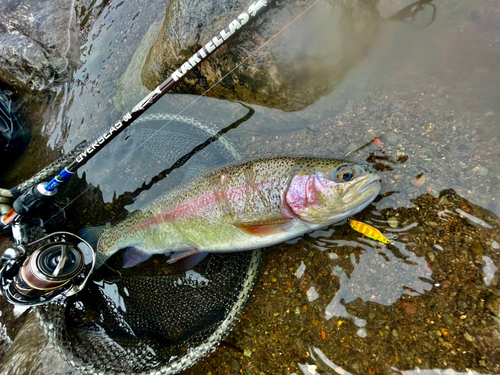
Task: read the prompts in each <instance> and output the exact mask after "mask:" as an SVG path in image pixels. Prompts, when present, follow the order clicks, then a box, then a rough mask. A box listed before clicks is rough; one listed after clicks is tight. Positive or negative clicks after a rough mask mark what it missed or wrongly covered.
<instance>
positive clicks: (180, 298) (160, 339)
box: [37, 250, 261, 374]
mask: <svg viewBox="0 0 500 375" xmlns="http://www.w3.org/2000/svg"><path fill="white" fill-rule="evenodd" d="M260 258H261V253H260V250H256V251H251V252H242V253H231V254H212V255H211V256H210V258H208V259H207V262H205V263H204V264H205V265H204V267H203V269H198V271H197V272H194V271H188V272H185V273H183V274H173V275H165V276H145V277H121V278H116V279H100V280H97V279H94V280H93V281H91V282H90V283H89V285H88V286H87V287H86V288H85V290H84V291H82V292H81V293H79V294H77V295H75V296H73V297H70V298H68V299H67V300H65V301H62V302H57V303H52V304H50V305H45V306H41V307H38V308H37V314H38V316H39V318H40V320H41V321H42V326H43V328H44V330H45V333H46V334H47V336H48V337H49V339H50V341H51V342H52V343H53V344H54V345H55V347H56V349H57V350H58V351H59V352H60V353H61V354H62V355H63V357H65V359H66V360H68V361H69V362H70V363H71V364H72V365H73V366H75V367H77V368H78V369H79V370H80V371H82V372H83V373H86V374H97V373H101V372H104V373H113V372H114V373H142V372H145V373H151V374H176V373H178V372H180V371H182V370H185V369H187V368H189V367H190V366H192V365H193V364H194V363H196V362H197V361H198V360H200V359H202V358H203V357H205V356H207V355H208V354H210V353H211V352H212V351H214V350H215V348H216V347H217V344H218V343H219V342H220V341H221V340H222V339H223V338H224V337H225V336H226V335H227V334H228V333H229V331H230V329H231V328H232V326H233V325H234V323H235V322H236V321H237V319H238V317H239V316H240V315H241V313H242V312H243V309H244V306H245V303H246V301H247V300H248V298H249V296H250V295H251V292H252V289H253V287H254V285H255V281H256V280H257V276H258V269H259V264H260Z"/></svg>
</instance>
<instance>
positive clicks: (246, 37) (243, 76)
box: [142, 0, 382, 111]
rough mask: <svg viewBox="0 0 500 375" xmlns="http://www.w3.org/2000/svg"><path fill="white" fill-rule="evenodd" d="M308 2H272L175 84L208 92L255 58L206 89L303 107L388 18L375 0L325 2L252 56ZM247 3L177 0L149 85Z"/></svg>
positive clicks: (147, 74)
mask: <svg viewBox="0 0 500 375" xmlns="http://www.w3.org/2000/svg"><path fill="white" fill-rule="evenodd" d="M309 5H310V3H308V2H302V1H291V0H286V1H283V2H279V4H278V2H276V3H275V4H274V5H271V6H270V9H269V10H268V11H267V12H266V13H264V14H262V15H261V16H259V17H257V19H256V20H255V21H254V22H253V23H251V24H247V25H245V27H244V28H242V29H241V32H240V33H239V34H237V35H235V36H234V37H232V38H231V39H230V40H229V41H228V43H227V44H226V45H225V46H222V48H221V50H220V51H219V52H217V58H209V59H208V60H207V61H205V62H204V63H202V64H201V66H200V67H198V68H196V69H193V70H192V71H191V72H190V73H189V74H188V75H186V78H185V79H184V80H183V82H182V83H181V84H180V85H179V86H178V87H177V88H176V90H174V92H182V93H190V94H202V93H204V92H205V91H206V90H207V89H209V88H210V87H212V86H213V85H214V84H216V83H217V82H218V81H219V80H220V79H222V78H223V77H224V76H225V75H226V74H228V73H229V72H231V70H232V69H234V68H235V67H237V66H238V64H240V63H241V62H242V61H243V60H244V59H246V58H248V60H246V61H244V62H243V64H242V65H241V66H239V67H237V68H236V69H235V70H234V72H232V73H231V75H230V77H228V78H227V79H224V80H222V81H221V82H220V83H218V84H217V85H216V86H215V87H213V88H212V89H211V90H210V91H209V92H208V93H207V94H206V95H207V96H211V97H215V98H223V99H229V100H242V101H245V102H247V103H255V104H260V105H263V106H267V107H271V108H277V109H281V110H285V111H296V110H300V109H303V108H305V107H306V106H308V105H309V104H311V103H313V102H314V101H316V100H317V99H319V98H320V97H322V96H324V95H326V94H328V93H329V92H330V91H331V90H332V89H333V88H334V87H335V86H336V85H337V84H338V83H339V82H340V81H341V80H342V78H343V77H344V76H345V74H346V73H347V72H348V71H349V70H350V69H351V68H352V67H353V66H355V65H356V64H357V63H358V62H359V61H360V60H361V59H362V58H364V56H365V55H366V54H367V53H368V51H369V49H370V45H371V44H372V43H373V41H374V39H375V38H376V37H377V35H378V32H379V27H380V22H381V20H382V19H381V18H380V17H379V16H378V14H377V9H376V1H369V2H335V3H333V2H321V3H319V4H318V5H317V6H315V7H314V8H312V9H311V10H310V11H309V12H308V13H306V14H305V15H304V16H303V17H302V18H300V20H298V21H297V22H296V23H295V24H294V25H293V26H292V27H290V28H288V29H287V30H286V31H284V32H283V33H282V34H281V35H279V37H277V38H276V39H275V40H273V41H272V42H271V43H270V44H269V45H268V46H266V47H264V48H263V49H262V50H260V51H259V52H258V53H256V54H255V55H254V56H251V57H249V56H250V54H252V53H253V52H254V51H255V50H256V49H257V48H259V47H260V46H262V45H263V44H264V43H265V42H266V41H268V40H269V39H270V38H271V37H272V36H273V35H275V34H276V33H277V32H279V31H280V30H281V29H283V27H284V26H285V25H287V24H288V23H289V22H291V21H292V20H293V19H294V18H295V17H297V16H298V15H299V14H300V13H302V12H303V11H304V10H305V9H306V8H307V7H308V6H309ZM246 6H247V4H246V3H240V2H236V3H235V2H233V1H229V0H223V1H214V0H212V1H205V0H173V1H171V2H170V5H169V7H168V9H167V12H166V17H165V20H164V23H163V26H162V29H161V31H160V34H159V36H158V39H157V40H156V42H155V44H154V45H153V47H152V48H151V50H150V52H149V56H148V57H147V60H146V64H145V66H144V68H143V70H142V80H143V84H144V86H146V87H147V88H148V89H150V90H153V89H154V88H155V87H156V86H157V85H159V84H160V83H161V82H162V81H164V80H165V79H166V78H167V77H168V76H169V75H170V74H171V73H172V72H173V71H174V70H176V69H177V68H179V67H180V65H181V64H182V63H183V62H184V61H185V60H187V59H188V58H189V57H191V56H192V55H193V54H194V53H195V52H196V51H198V50H199V49H200V48H201V47H202V46H203V45H204V44H205V43H206V42H207V41H209V40H211V39H212V37H213V36H214V35H216V34H217V33H218V32H219V31H220V30H222V29H223V28H225V27H227V25H228V24H229V23H230V22H231V21H232V20H233V19H235V18H236V17H237V16H238V15H239V14H240V13H241V12H242V11H244V10H245V9H246Z"/></svg>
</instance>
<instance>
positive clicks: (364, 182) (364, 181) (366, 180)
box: [343, 176, 382, 198]
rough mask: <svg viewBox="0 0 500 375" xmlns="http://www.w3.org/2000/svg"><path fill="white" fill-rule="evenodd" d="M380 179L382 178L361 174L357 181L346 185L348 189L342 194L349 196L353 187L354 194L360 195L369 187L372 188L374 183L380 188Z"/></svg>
mask: <svg viewBox="0 0 500 375" xmlns="http://www.w3.org/2000/svg"><path fill="white" fill-rule="evenodd" d="M381 181H382V180H381V179H380V177H379V176H363V177H362V178H361V179H360V180H359V181H356V183H354V184H352V185H351V186H349V187H348V189H347V190H346V191H345V193H344V195H343V198H344V197H349V196H351V191H352V190H353V189H354V191H355V192H354V194H356V195H360V194H363V193H365V192H366V191H368V190H369V189H371V188H373V187H374V186H375V185H379V188H378V189H377V190H380V183H381ZM360 186H361V187H360ZM357 189H359V190H357ZM356 190H357V191H356ZM354 194H353V195H354Z"/></svg>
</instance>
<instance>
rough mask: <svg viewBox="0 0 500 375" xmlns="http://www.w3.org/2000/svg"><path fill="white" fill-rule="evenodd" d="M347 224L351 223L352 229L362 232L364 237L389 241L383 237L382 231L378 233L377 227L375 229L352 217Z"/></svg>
mask: <svg viewBox="0 0 500 375" xmlns="http://www.w3.org/2000/svg"><path fill="white" fill-rule="evenodd" d="M349 224H350V225H351V227H352V229H354V230H355V231H357V232H359V233H361V234H364V235H365V236H366V237H369V238H371V239H373V240H377V241H380V242H383V243H389V242H390V241H389V240H388V239H387V238H386V237H384V235H383V234H382V233H380V231H379V230H378V229H375V228H374V227H372V226H370V225H368V224H365V223H362V222H360V221H357V220H353V219H351V220H350V221H349Z"/></svg>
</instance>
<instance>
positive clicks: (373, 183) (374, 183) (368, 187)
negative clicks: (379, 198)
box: [358, 178, 382, 194]
mask: <svg viewBox="0 0 500 375" xmlns="http://www.w3.org/2000/svg"><path fill="white" fill-rule="evenodd" d="M381 182H382V180H381V179H380V178H377V179H374V180H373V181H371V182H369V183H367V184H366V185H365V186H363V187H362V188H361V189H360V190H359V191H358V194H362V193H364V192H365V191H367V190H368V189H370V188H372V187H373V186H375V185H377V184H378V185H379V186H380V183H381ZM379 190H380V189H379Z"/></svg>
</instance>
